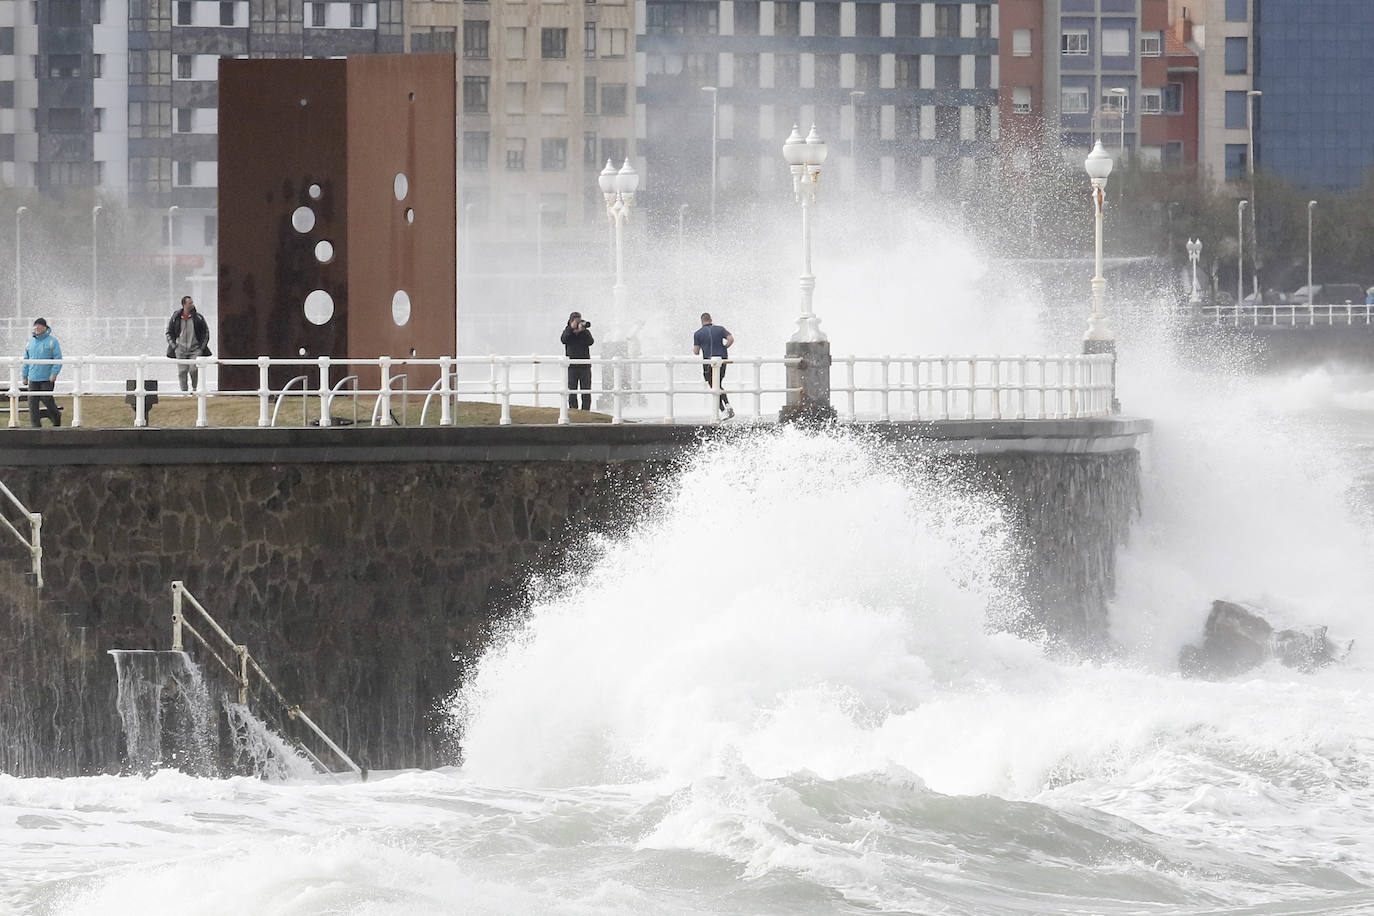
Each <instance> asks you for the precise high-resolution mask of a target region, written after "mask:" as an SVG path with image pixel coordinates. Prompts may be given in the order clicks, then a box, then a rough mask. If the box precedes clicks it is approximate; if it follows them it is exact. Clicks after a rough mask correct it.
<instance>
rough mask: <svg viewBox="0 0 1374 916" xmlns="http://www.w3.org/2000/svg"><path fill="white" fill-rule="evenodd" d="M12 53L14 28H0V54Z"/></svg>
mask: <svg viewBox="0 0 1374 916" xmlns="http://www.w3.org/2000/svg"><path fill="white" fill-rule="evenodd" d="M13 53H14V26H12V25H7V26H4V27H0V54H13Z"/></svg>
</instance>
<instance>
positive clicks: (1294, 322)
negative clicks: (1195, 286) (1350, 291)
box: [1177, 302, 1374, 328]
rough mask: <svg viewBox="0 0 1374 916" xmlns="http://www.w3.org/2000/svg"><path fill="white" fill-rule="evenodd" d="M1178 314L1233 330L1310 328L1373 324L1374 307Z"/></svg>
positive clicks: (1291, 306)
mask: <svg viewBox="0 0 1374 916" xmlns="http://www.w3.org/2000/svg"><path fill="white" fill-rule="evenodd" d="M1177 312H1178V313H1179V314H1182V315H1188V316H1191V317H1193V318H1194V319H1196V320H1201V321H1203V322H1205V323H1207V324H1217V325H1228V324H1229V325H1232V326H1242V325H1244V326H1250V327H1257V326H1261V325H1266V326H1277V327H1292V328H1311V327H1338V326H1355V325H1371V324H1374V306H1369V305H1365V304H1364V303H1358V304H1357V303H1351V302H1346V303H1342V304H1339V305H1321V304H1313V305H1310V306H1309V305H1307V304H1305V303H1302V304H1295V303H1291V302H1290V303H1282V304H1278V305H1242V306H1241V307H1240V308H1236V307H1235V306H1230V305H1203V306H1197V307H1191V306H1180V307H1178V309H1177Z"/></svg>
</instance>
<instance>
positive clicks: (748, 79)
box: [734, 54, 759, 89]
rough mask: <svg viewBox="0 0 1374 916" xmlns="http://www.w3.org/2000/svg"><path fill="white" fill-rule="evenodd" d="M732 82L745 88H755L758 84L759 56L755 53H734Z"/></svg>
mask: <svg viewBox="0 0 1374 916" xmlns="http://www.w3.org/2000/svg"><path fill="white" fill-rule="evenodd" d="M734 84H735V86H736V87H743V88H745V89H757V88H758V85H759V56H758V55H757V54H736V55H735V72H734Z"/></svg>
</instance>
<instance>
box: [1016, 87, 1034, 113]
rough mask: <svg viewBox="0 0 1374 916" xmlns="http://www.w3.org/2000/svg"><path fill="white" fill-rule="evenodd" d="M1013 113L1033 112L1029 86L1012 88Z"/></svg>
mask: <svg viewBox="0 0 1374 916" xmlns="http://www.w3.org/2000/svg"><path fill="white" fill-rule="evenodd" d="M1011 112H1012V114H1026V115H1028V114H1030V113H1031V91H1030V87H1029V86H1016V87H1015V88H1013V89H1012V90H1011Z"/></svg>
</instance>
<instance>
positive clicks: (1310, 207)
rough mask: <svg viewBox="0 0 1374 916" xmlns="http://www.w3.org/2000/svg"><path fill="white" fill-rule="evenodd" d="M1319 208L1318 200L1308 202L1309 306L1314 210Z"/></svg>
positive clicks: (1309, 298) (1308, 298) (1309, 301)
mask: <svg viewBox="0 0 1374 916" xmlns="http://www.w3.org/2000/svg"><path fill="white" fill-rule="evenodd" d="M1315 209H1317V202H1316V201H1315V200H1309V201H1308V202H1307V307H1308V308H1309V309H1310V308H1312V211H1313V210H1315Z"/></svg>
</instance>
